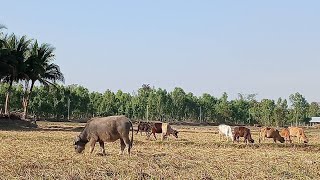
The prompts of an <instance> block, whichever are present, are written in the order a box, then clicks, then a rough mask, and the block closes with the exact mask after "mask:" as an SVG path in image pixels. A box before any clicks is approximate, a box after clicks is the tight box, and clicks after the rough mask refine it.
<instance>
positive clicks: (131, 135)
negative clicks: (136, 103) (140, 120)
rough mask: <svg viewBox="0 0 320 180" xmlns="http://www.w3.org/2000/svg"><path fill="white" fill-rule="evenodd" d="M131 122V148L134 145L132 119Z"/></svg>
mask: <svg viewBox="0 0 320 180" xmlns="http://www.w3.org/2000/svg"><path fill="white" fill-rule="evenodd" d="M129 122H130V124H131V140H130V148H132V145H133V124H132V122H131V121H129Z"/></svg>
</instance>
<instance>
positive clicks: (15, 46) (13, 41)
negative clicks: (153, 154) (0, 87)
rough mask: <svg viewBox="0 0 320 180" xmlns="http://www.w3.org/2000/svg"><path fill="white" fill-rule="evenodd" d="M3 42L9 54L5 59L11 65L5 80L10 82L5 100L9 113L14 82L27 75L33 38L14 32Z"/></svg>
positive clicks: (6, 112) (6, 110) (6, 109)
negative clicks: (28, 58) (26, 70)
mask: <svg viewBox="0 0 320 180" xmlns="http://www.w3.org/2000/svg"><path fill="white" fill-rule="evenodd" d="M3 42H4V44H3V48H4V49H6V50H7V54H6V55H5V57H3V59H5V60H6V63H7V64H8V66H9V67H11V68H10V70H9V69H8V72H7V74H6V76H5V77H4V80H5V82H7V83H9V87H8V91H7V94H6V102H5V114H9V113H10V110H9V104H10V96H11V90H12V85H13V82H18V81H19V80H23V79H25V78H26V77H27V76H26V74H25V69H26V66H25V60H26V58H27V53H28V51H29V44H30V42H31V40H29V39H27V37H26V36H22V37H21V38H18V37H17V36H16V35H14V34H12V35H10V36H5V37H4V41H3Z"/></svg>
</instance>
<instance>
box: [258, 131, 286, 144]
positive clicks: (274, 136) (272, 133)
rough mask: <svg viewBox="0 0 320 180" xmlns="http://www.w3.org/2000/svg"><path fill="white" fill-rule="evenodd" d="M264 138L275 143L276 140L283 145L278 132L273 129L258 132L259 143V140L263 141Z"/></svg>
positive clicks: (282, 139)
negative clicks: (270, 139)
mask: <svg viewBox="0 0 320 180" xmlns="http://www.w3.org/2000/svg"><path fill="white" fill-rule="evenodd" d="M265 138H272V139H273V141H274V142H275V143H276V142H277V140H278V141H280V142H281V143H284V138H283V137H281V136H280V134H279V131H278V130H277V129H275V128H269V127H264V128H262V129H261V130H260V136H259V143H260V142H261V139H262V140H263V141H264V140H265Z"/></svg>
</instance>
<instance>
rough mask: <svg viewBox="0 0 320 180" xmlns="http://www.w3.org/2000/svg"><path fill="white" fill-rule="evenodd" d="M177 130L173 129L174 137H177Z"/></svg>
mask: <svg viewBox="0 0 320 180" xmlns="http://www.w3.org/2000/svg"><path fill="white" fill-rule="evenodd" d="M178 133H179V132H178V131H177V130H173V132H172V135H173V136H174V137H176V138H178Z"/></svg>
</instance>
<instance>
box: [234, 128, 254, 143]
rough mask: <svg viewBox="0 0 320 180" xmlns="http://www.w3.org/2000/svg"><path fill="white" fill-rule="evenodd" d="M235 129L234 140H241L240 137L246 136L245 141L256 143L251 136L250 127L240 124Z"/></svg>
mask: <svg viewBox="0 0 320 180" xmlns="http://www.w3.org/2000/svg"><path fill="white" fill-rule="evenodd" d="M233 131H234V135H233V141H238V142H239V139H240V137H244V142H245V143H247V142H248V141H249V142H250V143H254V140H253V139H252V137H251V132H250V129H248V128H246V127H243V126H239V127H235V128H234V130H233Z"/></svg>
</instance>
